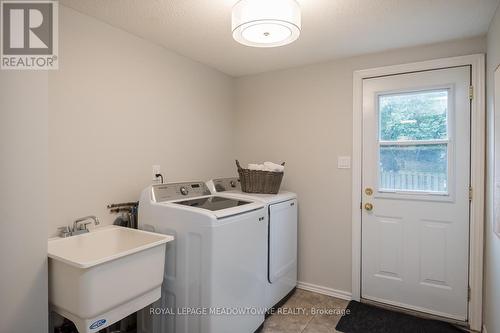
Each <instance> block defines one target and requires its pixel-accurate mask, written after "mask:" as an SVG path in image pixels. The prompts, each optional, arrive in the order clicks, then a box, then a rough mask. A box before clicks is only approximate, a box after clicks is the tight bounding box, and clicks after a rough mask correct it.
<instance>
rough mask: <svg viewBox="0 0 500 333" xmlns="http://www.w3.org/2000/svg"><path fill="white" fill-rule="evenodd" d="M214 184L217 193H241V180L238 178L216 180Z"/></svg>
mask: <svg viewBox="0 0 500 333" xmlns="http://www.w3.org/2000/svg"><path fill="white" fill-rule="evenodd" d="M212 182H213V184H214V185H213V186H214V187H215V191H216V192H225V191H234V190H238V191H241V184H240V180H239V179H238V178H236V177H233V178H219V179H214V180H212Z"/></svg>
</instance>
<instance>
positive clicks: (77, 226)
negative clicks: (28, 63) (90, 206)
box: [58, 215, 100, 237]
mask: <svg viewBox="0 0 500 333" xmlns="http://www.w3.org/2000/svg"><path fill="white" fill-rule="evenodd" d="M88 220H93V221H94V224H95V225H99V224H100V222H99V219H98V218H97V216H93V215H89V216H84V217H80V218H78V219H76V220H75V222H73V228H71V227H69V226H66V227H60V228H58V229H59V232H60V233H59V236H60V237H69V236H76V235H80V234H84V233H86V232H89V229H87V225H89V224H90V223H92V222H85V221H88Z"/></svg>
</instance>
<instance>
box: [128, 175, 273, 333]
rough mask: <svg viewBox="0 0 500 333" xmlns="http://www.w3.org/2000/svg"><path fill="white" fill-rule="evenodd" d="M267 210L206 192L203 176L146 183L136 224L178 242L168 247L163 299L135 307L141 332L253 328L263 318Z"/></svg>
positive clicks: (245, 332)
mask: <svg viewBox="0 0 500 333" xmlns="http://www.w3.org/2000/svg"><path fill="white" fill-rule="evenodd" d="M265 216H266V211H265V209H264V205H263V204H262V203H261V202H255V201H254V200H250V199H243V198H241V197H230V196H224V197H222V196H219V195H210V191H209V190H208V188H207V186H206V185H205V183H203V182H188V183H174V184H162V185H153V186H150V187H148V188H146V189H145V190H144V191H143V192H142V196H141V199H140V202H139V228H140V229H143V230H149V231H153V232H157V233H162V234H168V235H172V236H174V237H175V240H174V241H173V242H170V243H169V244H168V245H167V250H166V257H165V275H164V281H163V286H162V297H161V299H160V300H159V301H158V302H156V303H154V304H153V305H151V306H150V307H146V308H145V309H143V310H142V311H141V312H140V313H139V318H138V319H139V320H138V332H140V333H224V332H228V333H234V332H241V333H252V332H254V331H255V330H257V329H258V328H259V327H260V326H261V325H262V323H263V322H264V312H263V311H261V310H262V309H261V307H262V302H263V299H264V290H263V285H264V284H265V279H266V276H265V270H266V267H265V262H264V261H263V260H262V257H263V256H265V246H266V242H265V234H266V232H267V226H266V223H265ZM144 274H147V272H144ZM256 309H257V310H259V311H256Z"/></svg>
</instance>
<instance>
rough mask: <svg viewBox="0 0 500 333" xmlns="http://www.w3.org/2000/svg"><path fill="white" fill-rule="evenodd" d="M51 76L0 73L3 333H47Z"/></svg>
mask: <svg viewBox="0 0 500 333" xmlns="http://www.w3.org/2000/svg"><path fill="white" fill-rule="evenodd" d="M47 119H48V75H47V72H43V71H38V72H34V71H5V70H2V71H0V216H1V220H0V229H1V231H0V235H1V236H2V237H0V266H1V267H2V268H1V270H0V271H1V273H0V332H2V333H4V332H5V333H7V332H8V333H26V332H40V333H42V332H47V328H48V323H47V313H48V312H47V311H48V309H47V306H48V305H47V302H48V296H47V236H46V235H47V160H48V147H47V141H48V139H47V138H48V133H47Z"/></svg>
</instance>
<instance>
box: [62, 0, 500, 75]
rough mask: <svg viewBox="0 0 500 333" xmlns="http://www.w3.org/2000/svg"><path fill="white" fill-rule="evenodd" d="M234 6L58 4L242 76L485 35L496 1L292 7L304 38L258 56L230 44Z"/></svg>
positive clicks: (175, 1) (94, 0)
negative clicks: (299, 18)
mask: <svg viewBox="0 0 500 333" xmlns="http://www.w3.org/2000/svg"><path fill="white" fill-rule="evenodd" d="M236 1H237V0H61V2H62V3H63V4H64V5H67V6H69V7H72V8H74V9H76V10H78V11H80V12H83V13H86V14H88V15H91V16H94V17H97V18H99V19H101V20H103V21H105V22H108V23H109V24H111V25H114V26H116V27H119V28H122V29H123V30H126V31H128V32H131V33H133V34H135V35H138V36H140V37H143V38H145V39H148V40H150V41H153V42H155V43H158V44H161V45H163V46H165V47H166V48H168V49H170V50H172V51H174V52H177V53H179V54H182V55H185V56H187V57H189V58H191V59H194V60H197V61H199V62H201V63H204V64H207V65H209V66H212V67H214V68H217V69H219V70H221V71H222V72H225V73H227V74H229V75H233V76H241V75H246V74H253V73H259V72H265V71H270V70H276V69H281V68H287V67H294V66H299V65H304V64H309V63H315V62H320V61H325V60H330V59H335V58H341V57H346V56H353V55H359V54H364V53H371V52H378V51H383V50H387V49H394V48H400V47H408V46H415V45H421V44H429V43H435V42H440V41H446V40H451V39H460V38H466V37H473V36H478V35H483V34H485V33H486V31H487V29H488V25H489V23H490V21H491V18H492V17H493V15H494V12H495V8H496V7H497V4H498V2H499V0H298V1H299V3H300V5H301V8H302V33H301V36H300V38H299V40H298V41H296V42H295V43H293V44H291V45H287V46H283V47H279V48H273V49H257V48H250V47H246V46H243V45H240V44H238V43H236V42H235V41H234V40H233V39H232V36H231V7H232V5H233V4H234V3H235V2H236Z"/></svg>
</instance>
